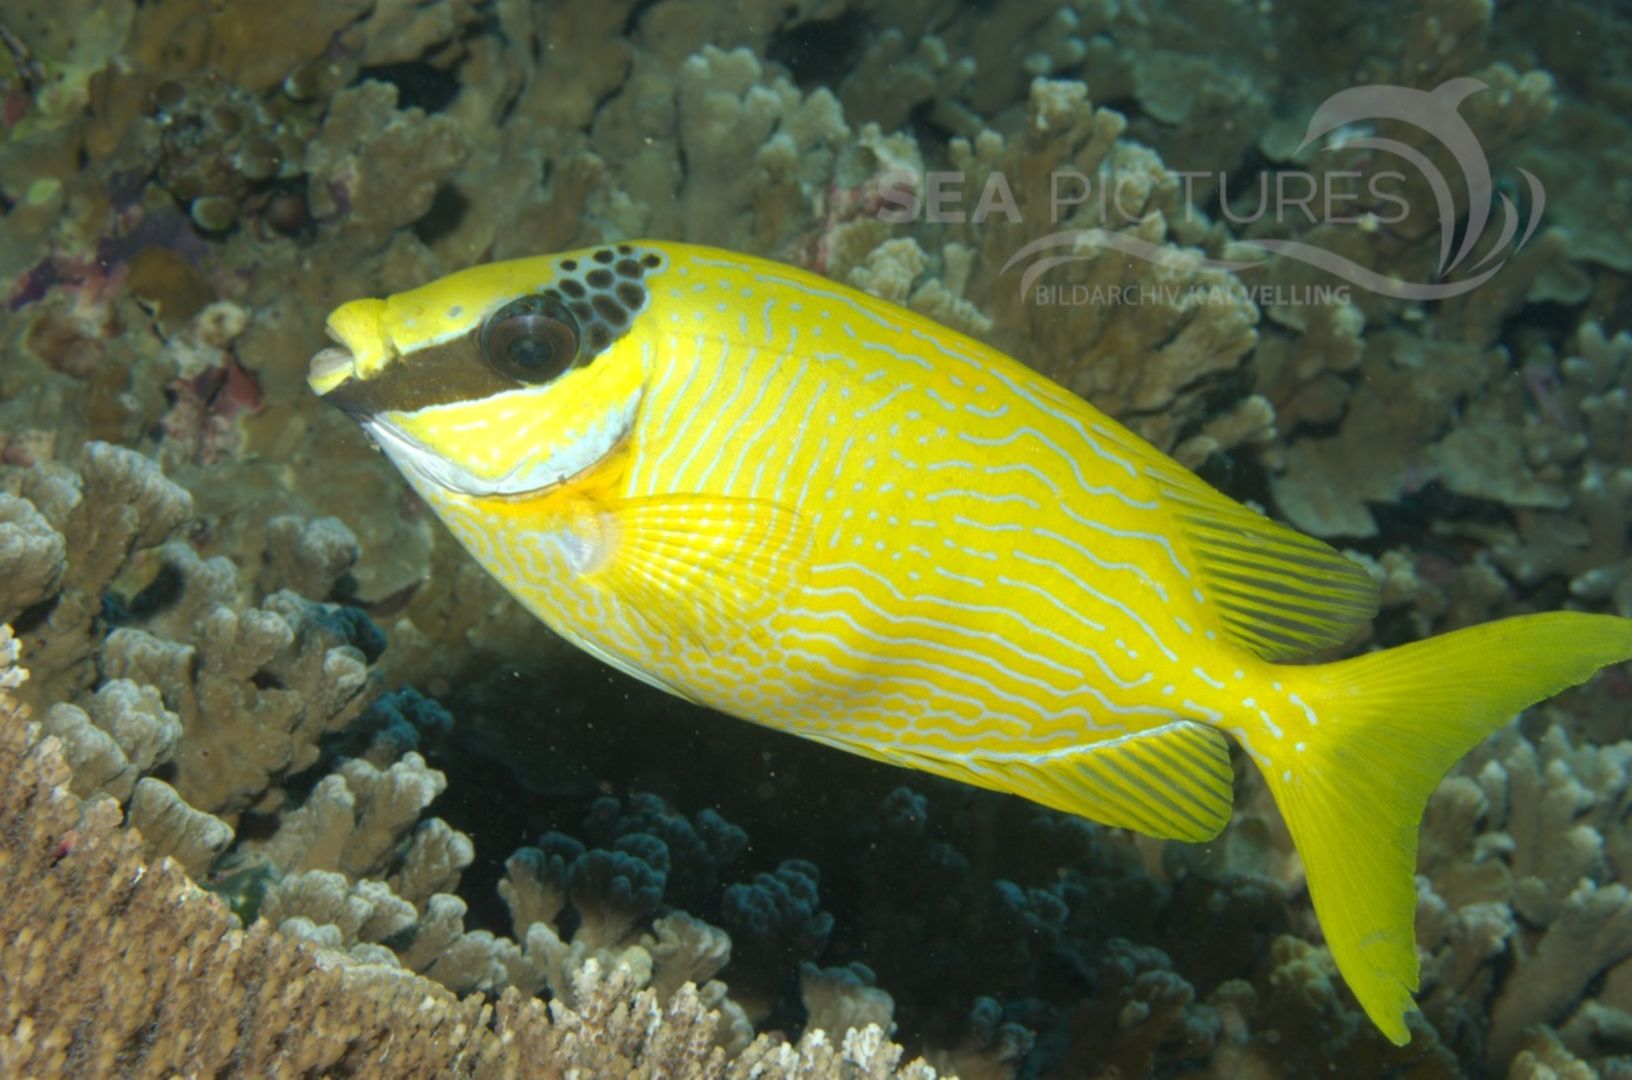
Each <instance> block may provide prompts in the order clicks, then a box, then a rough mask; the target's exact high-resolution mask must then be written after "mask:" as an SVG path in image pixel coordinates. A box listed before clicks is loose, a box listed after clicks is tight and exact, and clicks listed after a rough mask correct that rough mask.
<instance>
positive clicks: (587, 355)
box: [310, 242, 1632, 1043]
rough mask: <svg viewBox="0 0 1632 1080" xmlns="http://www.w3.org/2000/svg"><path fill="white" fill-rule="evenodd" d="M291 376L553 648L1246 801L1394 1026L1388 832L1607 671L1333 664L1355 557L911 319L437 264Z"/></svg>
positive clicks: (697, 264) (1357, 599)
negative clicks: (352, 427) (1233, 756)
mask: <svg viewBox="0 0 1632 1080" xmlns="http://www.w3.org/2000/svg"><path fill="white" fill-rule="evenodd" d="M329 331H330V333H331V335H332V336H333V337H334V338H335V340H336V341H338V342H339V345H338V347H335V348H331V349H327V350H325V351H324V352H322V353H320V354H318V356H316V357H315V358H314V359H313V361H312V367H311V374H310V382H311V385H312V388H313V389H314V390H316V391H317V393H319V394H321V395H322V396H323V397H324V398H326V399H327V400H329V401H331V402H333V403H335V404H336V405H338V406H339V407H340V408H342V409H344V410H345V411H346V412H348V413H350V414H351V415H352V416H353V417H355V418H356V419H357V421H358V422H359V423H361V424H362V425H363V427H364V428H366V429H367V431H368V432H369V434H370V435H371V436H372V437H373V439H374V440H375V442H377V443H378V445H379V446H380V448H381V449H382V450H384V451H385V453H386V454H387V455H389V456H390V458H391V459H392V461H394V462H395V463H396V464H397V466H398V467H399V468H400V469H401V470H402V473H403V475H405V476H406V477H407V479H408V481H409V483H411V484H412V485H413V486H414V488H415V489H416V490H417V491H418V492H419V493H420V495H422V496H423V497H424V499H425V501H426V502H427V503H429V504H430V506H431V507H433V508H434V509H435V511H436V513H437V514H438V515H440V517H441V518H442V520H443V521H444V522H446V523H447V526H448V528H449V529H450V530H452V532H453V534H454V535H455V536H456V537H458V538H459V540H460V541H461V542H462V543H463V544H464V546H465V547H466V548H467V549H469V551H470V553H471V554H472V555H473V556H474V557H475V558H476V559H477V560H478V561H480V562H481V564H482V565H483V566H485V567H486V568H487V570H488V571H489V572H491V573H492V574H493V576H494V577H496V578H497V579H498V580H499V581H500V582H502V583H503V584H504V586H505V587H506V588H507V589H509V590H510V592H512V593H513V594H514V595H515V596H516V597H517V598H518V599H519V600H520V601H521V602H522V603H523V604H525V605H526V606H527V607H528V608H530V609H531V610H532V611H533V612H534V613H536V614H537V615H538V617H539V618H541V619H543V620H544V621H545V622H546V623H548V624H549V625H550V626H551V627H553V628H554V629H555V630H556V631H557V632H558V633H560V634H561V635H562V636H563V637H565V638H567V639H568V640H570V641H572V642H574V643H576V644H577V645H579V646H581V647H582V648H584V649H586V650H588V651H589V652H591V653H593V654H594V655H596V656H598V657H600V658H601V659H602V660H605V661H606V662H607V663H609V664H612V665H613V666H615V667H618V668H621V669H622V670H624V671H626V672H628V673H629V674H631V675H633V676H635V677H636V678H639V679H644V680H646V681H647V682H649V683H653V684H655V685H657V686H659V687H662V688H663V689H665V690H668V691H671V692H672V693H675V694H678V695H680V696H681V697H684V698H687V699H690V700H692V701H695V702H700V703H702V704H704V705H707V706H709V707H712V708H715V709H718V710H720V711H722V712H726V713H729V714H731V715H733V716H738V717H742V718H743V719H746V720H751V721H754V722H755V723H759V724H765V725H769V726H771V727H775V728H779V729H782V730H784V731H789V732H793V733H795V734H798V735H802V736H804V737H805V738H808V739H814V740H816V741H817V742H821V743H824V744H827V745H828V746H832V747H837V748H839V749H843V750H847V751H850V752H852V753H857V754H863V755H866V756H867V757H871V758H876V759H878V760H880V761H886V762H891V763H893V764H896V765H903V766H907V767H909V768H916V769H923V770H926V771H928V772H931V773H936V774H939V775H941V776H947V777H952V778H954V779H957V780H961V781H964V782H966V783H970V784H978V785H980V786H982V787H987V788H993V789H996V790H998V791H1007V792H1013V793H1015V794H1018V795H1022V796H1024V797H1025V798H1028V799H1032V800H1035V801H1037V802H1039V803H1042V804H1044V805H1047V806H1051V807H1056V808H1058V809H1060V810H1065V811H1068V812H1070V813H1073V814H1081V815H1083V816H1085V817H1088V818H1092V819H1093V820H1095V821H1100V822H1104V823H1106V824H1109V825H1114V826H1121V827H1124V828H1128V829H1135V830H1138V831H1139V832H1142V833H1148V834H1150V835H1152V836H1157V837H1169V838H1173V839H1177V840H1188V841H1201V840H1206V839H1208V838H1210V837H1212V836H1214V835H1216V834H1217V833H1218V831H1219V830H1220V829H1221V828H1222V827H1223V825H1224V823H1225V821H1226V819H1227V818H1228V817H1229V814H1230V806H1231V794H1232V792H1231V780H1232V774H1231V768H1230V756H1229V751H1228V744H1227V742H1226V737H1228V738H1230V739H1233V740H1234V741H1235V742H1236V743H1237V744H1238V745H1239V746H1240V747H1241V749H1242V750H1243V751H1244V752H1245V753H1246V754H1247V755H1248V756H1249V757H1250V758H1251V759H1252V761H1253V762H1254V763H1256V765H1257V767H1258V768H1259V769H1260V770H1261V771H1262V773H1263V775H1264V777H1265V778H1266V780H1267V781H1268V784H1269V787H1270V789H1271V791H1272V792H1273V793H1274V797H1275V799H1276V802H1277V803H1278V805H1279V806H1280V809H1281V812H1282V813H1283V815H1284V816H1285V818H1286V821H1287V824H1288V826H1289V828H1290V830H1291V834H1292V837H1293V839H1294V841H1295V842H1296V844H1297V847H1298V850H1299V851H1300V853H1301V854H1302V857H1303V860H1304V866H1305V868H1306V872H1307V877H1308V882H1309V890H1310V893H1311V896H1312V898H1313V901H1314V907H1315V912H1316V914H1317V916H1318V917H1319V919H1320V923H1321V925H1322V927H1323V928H1324V931H1325V934H1326V940H1327V942H1328V943H1329V945H1330V948H1331V951H1332V955H1333V956H1334V957H1335V958H1336V961H1337V964H1338V967H1339V969H1340V970H1341V971H1342V973H1343V976H1344V978H1345V979H1346V980H1347V981H1348V984H1349V986H1350V987H1351V988H1352V989H1353V991H1354V993H1355V996H1356V997H1357V998H1358V999H1359V1001H1360V1003H1361V1004H1362V1005H1363V1006H1364V1008H1365V1010H1366V1012H1367V1013H1368V1014H1369V1015H1370V1016H1371V1018H1372V1020H1374V1021H1375V1022H1376V1023H1377V1025H1378V1027H1380V1028H1381V1029H1382V1031H1383V1032H1384V1034H1386V1035H1387V1036H1388V1037H1389V1038H1390V1039H1392V1040H1394V1041H1395V1042H1400V1043H1403V1042H1405V1041H1406V1040H1407V1039H1408V1038H1409V1032H1408V1030H1407V1025H1406V1013H1407V1012H1408V1011H1409V1010H1410V1009H1411V1008H1412V1007H1413V1003H1412V992H1413V991H1414V990H1415V989H1416V986H1417V956H1416V945H1415V939H1414V936H1413V930H1412V920H1413V916H1414V913H1415V909H1416V891H1415V887H1414V884H1413V873H1414V872H1415V869H1416V843H1417V826H1418V823H1419V821H1420V819H1421V817H1422V813H1423V808H1424V805H1425V803H1426V801H1427V799H1428V796H1429V794H1430V793H1431V792H1432V791H1433V789H1434V787H1435V785H1436V784H1437V783H1438V782H1439V780H1440V778H1441V777H1442V776H1443V775H1444V774H1445V772H1446V770H1447V769H1448V768H1449V767H1450V766H1451V765H1452V764H1453V763H1454V762H1455V761H1456V760H1457V759H1458V758H1460V757H1461V756H1462V755H1463V754H1464V753H1466V752H1467V751H1468V750H1469V749H1470V748H1471V747H1472V746H1473V745H1474V744H1475V743H1476V742H1478V741H1479V740H1480V739H1482V738H1483V737H1484V736H1485V735H1487V734H1489V733H1490V732H1491V731H1493V730H1494V729H1496V728H1497V727H1498V726H1500V725H1501V724H1503V723H1504V722H1505V721H1506V720H1507V719H1508V718H1510V717H1511V716H1512V715H1513V714H1514V713H1515V712H1516V711H1518V710H1520V709H1522V708H1524V707H1525V706H1527V705H1529V704H1531V703H1533V702H1535V701H1538V700H1539V699H1541V698H1544V697H1546V696H1548V695H1550V694H1552V693H1554V692H1556V691H1558V690H1560V689H1562V688H1564V687H1566V686H1570V685H1572V684H1574V683H1578V682H1580V681H1582V680H1584V679H1586V678H1587V677H1588V676H1589V675H1591V674H1592V673H1593V672H1594V671H1596V670H1597V669H1598V668H1599V667H1601V666H1603V665H1605V664H1608V663H1612V662H1615V661H1618V660H1623V659H1626V658H1627V657H1628V656H1632V622H1629V621H1627V620H1622V619H1617V618H1614V617H1610V616H1599V615H1588V614H1580V613H1573V612H1560V613H1553V614H1544V615H1534V616H1527V617H1521V618H1516V619H1509V620H1506V621H1503V622H1497V623H1493V624H1489V625H1485V626H1479V627H1474V628H1472V629H1467V630H1462V631H1459V632H1456V633H1451V634H1446V635H1444V636H1442V637H1439V638H1435V639H1432V640H1428V641H1423V642H1418V643H1416V644H1411V645H1407V646H1404V647H1401V648H1397V649H1390V650H1387V651H1381V652H1372V653H1368V654H1366V655H1362V656H1359V657H1357V658H1354V659H1350V660H1343V661H1338V662H1335V663H1315V664H1311V663H1303V664H1297V663H1289V661H1296V660H1299V659H1300V658H1304V657H1307V656H1308V655H1309V654H1310V653H1313V652H1315V651H1317V650H1322V649H1328V648H1330V647H1332V646H1336V645H1339V644H1341V643H1343V642H1344V641H1345V640H1347V639H1349V638H1350V636H1351V635H1353V634H1354V633H1355V631H1356V630H1357V629H1358V628H1359V627H1361V626H1362V625H1363V624H1364V623H1365V622H1366V621H1367V620H1368V619H1369V618H1370V617H1371V616H1372V614H1373V612H1374V611H1375V608H1376V603H1377V591H1376V588H1375V586H1374V585H1373V582H1372V580H1371V578H1370V577H1369V576H1368V574H1367V573H1366V571H1365V570H1364V569H1362V568H1361V567H1360V566H1358V565H1356V564H1355V563H1353V562H1351V561H1349V560H1347V559H1345V558H1343V557H1342V556H1341V555H1339V554H1338V553H1337V552H1335V551H1333V550H1332V549H1331V548H1329V547H1327V546H1326V545H1324V544H1322V543H1320V542H1318V541H1315V540H1312V539H1310V538H1308V537H1306V536H1303V535H1301V534H1299V533H1297V532H1294V531H1293V530H1291V529H1289V528H1286V527H1285V526H1283V525H1279V524H1277V523H1275V522H1274V521H1271V520H1270V519H1268V518H1267V517H1265V516H1263V515H1262V514H1259V513H1256V512H1254V511H1252V510H1250V509H1248V508H1246V507H1244V506H1242V505H1240V504H1239V503H1236V502H1234V501H1232V500H1230V499H1228V498H1225V497H1224V496H1222V495H1220V494H1219V493H1218V492H1216V491H1214V490H1213V489H1212V488H1210V487H1208V486H1207V485H1206V484H1205V483H1203V482H1201V481H1200V480H1199V479H1197V478H1196V477H1195V476H1194V475H1192V474H1191V473H1190V472H1188V471H1186V470H1185V469H1184V468H1183V467H1182V466H1181V465H1179V464H1178V463H1177V462H1175V461H1174V460H1172V459H1171V458H1169V457H1167V456H1166V455H1164V454H1162V453H1161V452H1159V451H1158V450H1156V449H1155V448H1154V447H1152V446H1150V445H1149V444H1147V443H1145V442H1144V441H1143V440H1141V439H1140V438H1138V437H1137V436H1135V435H1134V434H1133V433H1131V432H1130V431H1128V430H1127V429H1126V428H1124V427H1122V426H1121V425H1120V424H1118V423H1116V422H1115V421H1114V420H1112V419H1110V418H1109V417H1107V416H1105V415H1104V414H1103V413H1101V412H1099V411H1098V410H1097V409H1095V408H1094V407H1093V406H1091V405H1089V404H1088V403H1086V402H1085V401H1083V400H1082V399H1080V398H1078V397H1076V396H1075V395H1073V394H1071V393H1070V392H1068V391H1066V390H1064V389H1062V388H1061V387H1059V386H1057V385H1055V384H1054V383H1051V382H1049V381H1048V380H1047V379H1044V378H1043V377H1041V376H1039V375H1037V374H1036V373H1034V372H1032V371H1031V370H1029V369H1028V368H1026V367H1025V366H1024V365H1022V364H1020V363H1018V362H1016V361H1015V360H1012V359H1010V358H1009V357H1007V356H1004V355H1002V354H1000V353H998V352H996V351H995V350H993V349H991V348H989V347H987V346H985V345H982V344H981V343H980V342H978V341H975V340H972V339H970V338H968V337H965V336H964V335H962V334H959V333H956V332H954V331H952V330H949V329H947V328H945V327H943V326H940V325H938V324H937V323H935V322H933V321H931V320H929V319H927V318H924V317H923V316H920V315H917V314H914V313H912V312H910V311H906V310H903V309H901V308H899V307H896V306H894V305H891V304H888V303H885V302H883V301H880V300H876V299H873V298H872V297H869V296H865V295H863V294H861V293H859V292H855V291H853V290H851V289H848V288H845V287H844V286H842V285H837V284H835V283H833V282H831V281H827V280H824V279H823V278H820V277H816V276H814V275H812V274H808V273H805V272H802V271H800V270H796V269H792V268H790V267H787V266H783V265H779V264H777V263H772V262H766V261H763V260H760V259H755V258H750V257H748V256H743V255H736V254H732V253H729V252H725V251H717V250H712V249H709V248H702V247H693V246H688V245H683V244H671V243H658V242H630V243H625V244H611V245H607V246H605V247H600V248H595V249H591V250H585V251H575V252H568V253H566V254H561V255H548V256H541V257H538V258H531V259H521V260H518V261H514V262H502V263H494V264H491V265H486V266H478V267H474V268H472V269H469V270H464V271H461V272H459V273H456V274H452V275H450V276H448V277H445V278H443V279H441V280H440V281H435V282H432V283H431V284H429V285H425V286H422V287H420V288H417V289H413V290H411V291H409V292H405V293H402V294H400V295H397V296H393V297H390V298H388V299H384V300H356V301H353V302H351V303H348V304H345V305H343V306H341V307H340V308H338V309H337V310H336V311H335V312H334V313H333V314H332V315H331V316H330V318H329Z"/></svg>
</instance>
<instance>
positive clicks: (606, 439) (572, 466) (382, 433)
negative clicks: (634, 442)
mask: <svg viewBox="0 0 1632 1080" xmlns="http://www.w3.org/2000/svg"><path fill="white" fill-rule="evenodd" d="M639 406H640V394H639V393H636V394H634V395H633V396H632V397H630V398H629V400H628V401H625V402H623V403H622V404H620V405H619V406H618V407H617V408H615V409H613V410H611V411H609V412H608V413H606V414H605V415H604V416H602V417H601V418H600V419H599V420H598V421H596V422H595V423H593V424H591V425H589V426H588V427H586V428H584V429H582V430H581V431H579V432H576V433H574V434H573V436H572V437H571V438H569V439H567V440H566V441H564V442H563V443H561V444H560V445H558V446H556V447H555V448H553V449H552V450H550V451H549V452H548V453H546V454H543V455H542V456H529V457H528V458H526V459H524V460H522V461H519V462H517V463H516V464H515V465H514V466H513V467H512V468H511V469H510V471H509V472H507V473H504V474H503V475H502V476H497V477H488V476H481V475H478V474H476V473H473V472H471V471H470V470H468V469H466V468H464V467H463V466H461V465H459V464H458V463H457V462H453V461H449V460H448V459H447V458H445V457H443V456H442V455H440V454H438V453H437V452H436V451H434V450H432V449H430V448H428V447H426V446H424V445H422V444H421V443H419V442H418V441H417V440H415V439H413V438H410V437H409V436H408V435H405V434H404V433H403V432H402V431H400V430H399V429H398V428H396V427H395V426H393V425H392V423H391V421H390V420H389V419H388V418H387V417H386V416H384V415H374V416H367V417H363V418H362V424H363V427H364V428H365V429H367V431H368V433H369V434H370V435H372V436H373V437H374V441H375V442H377V443H378V444H379V446H380V449H382V450H384V451H385V454H386V456H387V457H389V458H390V459H391V460H392V462H393V463H395V464H396V466H397V468H399V469H401V470H402V471H403V473H405V474H406V475H407V476H408V478H409V479H410V480H414V481H416V482H417V483H423V484H427V485H430V486H432V487H437V488H442V489H445V490H447V491H453V492H458V493H459V494H461V495H468V496H472V497H478V498H479V497H483V496H495V495H526V494H529V493H532V492H536V491H540V490H542V489H544V488H547V487H551V486H552V485H555V484H559V483H561V482H562V481H564V480H570V479H571V478H572V477H574V476H577V475H578V474H579V473H581V472H583V471H584V470H585V469H587V468H589V467H590V466H591V465H594V464H595V463H596V462H598V461H600V460H601V459H602V458H604V457H605V456H606V455H607V454H609V453H611V452H612V448H613V447H615V446H617V445H618V443H620V442H622V441H623V438H624V436H626V435H628V434H629V429H630V428H631V427H633V426H634V422H635V412H636V410H637V409H638V408H639Z"/></svg>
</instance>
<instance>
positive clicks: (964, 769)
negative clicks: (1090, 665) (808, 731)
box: [864, 720, 1235, 843]
mask: <svg viewBox="0 0 1632 1080" xmlns="http://www.w3.org/2000/svg"><path fill="white" fill-rule="evenodd" d="M864 752H868V753H870V754H871V755H872V756H878V757H883V758H885V759H886V760H890V761H894V762H896V763H897V764H902V765H911V766H914V767H916V768H920V769H925V770H928V771H930V772H935V773H939V774H941V775H943V776H949V777H951V778H953V779H956V780H963V781H965V782H967V783H972V784H978V785H979V786H981V787H987V788H992V789H994V790H997V791H1007V792H1011V793H1013V794H1015V795H1019V796H1021V797H1022V798H1026V799H1030V800H1031V801H1033V802H1037V803H1041V804H1043V805H1044V806H1049V807H1053V808H1054V809H1056V810H1063V811H1065V812H1066V813H1068V814H1078V815H1080V816H1082V817H1085V818H1090V819H1092V820H1094V821H1098V822H1100V823H1102V824H1105V825H1114V826H1116V827H1118V828H1123V829H1132V830H1134V831H1135V832H1141V833H1144V834H1145V835H1147V836H1155V837H1159V838H1161V839H1164V840H1186V841H1190V842H1192V843H1197V842H1200V841H1203V840H1211V839H1212V838H1213V837H1215V836H1217V835H1218V834H1219V831H1220V830H1222V829H1223V828H1224V825H1225V823H1226V822H1227V821H1229V819H1230V806H1231V803H1232V801H1233V796H1234V782H1235V774H1234V772H1233V771H1232V770H1231V768H1230V751H1229V745H1228V744H1227V743H1226V742H1225V741H1224V736H1223V735H1221V734H1219V733H1218V732H1217V731H1215V730H1214V729H1212V728H1210V727H1207V726H1205V725H1203V724H1199V723H1196V722H1195V721H1193V720H1176V721H1173V722H1172V723H1168V724H1163V725H1162V726H1161V727H1157V728H1152V729H1150V730H1149V731H1140V732H1135V733H1133V734H1131V735H1122V736H1118V737H1116V738H1113V739H1106V740H1104V741H1102V742H1093V743H1085V744H1082V745H1080V746H1073V747H1069V748H1066V749H1063V750H1054V751H1039V752H1033V753H1027V752H1023V751H1014V752H1001V753H999V752H991V751H973V752H971V753H969V754H967V755H960V756H959V757H957V758H949V757H946V756H943V755H940V754H933V753H932V752H931V753H926V752H923V751H914V750H912V749H903V748H902V747H898V746H892V747H890V748H889V749H888V750H887V751H885V752H883V753H880V752H878V751H877V750H869V751H864Z"/></svg>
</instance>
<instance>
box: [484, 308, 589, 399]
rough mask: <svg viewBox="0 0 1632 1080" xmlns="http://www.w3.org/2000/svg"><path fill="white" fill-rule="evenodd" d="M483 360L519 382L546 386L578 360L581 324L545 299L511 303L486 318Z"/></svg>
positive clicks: (565, 311)
mask: <svg viewBox="0 0 1632 1080" xmlns="http://www.w3.org/2000/svg"><path fill="white" fill-rule="evenodd" d="M481 347H482V358H483V359H484V360H486V361H487V363H488V365H489V366H490V367H492V368H493V370H495V371H497V372H498V373H499V374H501V375H506V376H508V377H510V378H512V379H515V380H516V381H517V382H524V383H546V382H549V381H550V380H552V379H555V378H559V377H560V376H561V375H562V374H564V373H565V372H566V371H567V369H568V368H570V367H572V365H573V362H574V361H576V360H577V359H578V324H577V322H576V321H575V320H574V319H573V317H572V313H571V312H569V311H568V310H567V309H566V308H565V307H563V306H562V305H560V304H559V303H557V302H555V301H553V300H551V299H549V298H548V297H543V296H523V297H521V298H520V299H518V300H512V301H510V302H509V303H508V304H505V305H504V306H503V307H501V308H499V310H497V311H495V312H494V313H493V314H492V315H489V316H488V317H487V321H486V322H485V323H483V324H482V332H481Z"/></svg>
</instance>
